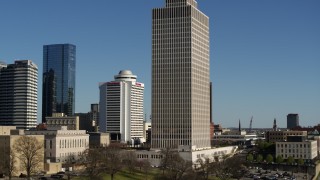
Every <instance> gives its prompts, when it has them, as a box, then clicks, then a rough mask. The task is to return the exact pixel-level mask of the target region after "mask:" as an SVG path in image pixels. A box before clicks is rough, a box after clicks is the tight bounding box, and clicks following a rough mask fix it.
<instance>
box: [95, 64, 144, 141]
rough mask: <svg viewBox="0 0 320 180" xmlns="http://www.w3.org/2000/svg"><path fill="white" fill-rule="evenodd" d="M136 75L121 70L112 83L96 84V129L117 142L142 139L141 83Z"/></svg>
mask: <svg viewBox="0 0 320 180" xmlns="http://www.w3.org/2000/svg"><path fill="white" fill-rule="evenodd" d="M136 80H137V76H135V75H133V74H132V72H131V71H129V70H122V71H120V72H119V74H118V75H115V76H114V81H111V82H105V83H101V84H100V87H99V88H100V104H99V108H100V114H99V128H100V131H101V132H108V133H110V137H111V139H112V140H120V141H121V142H128V141H130V142H131V141H132V140H133V139H140V140H141V141H144V139H143V91H144V84H143V83H139V82H137V81H136Z"/></svg>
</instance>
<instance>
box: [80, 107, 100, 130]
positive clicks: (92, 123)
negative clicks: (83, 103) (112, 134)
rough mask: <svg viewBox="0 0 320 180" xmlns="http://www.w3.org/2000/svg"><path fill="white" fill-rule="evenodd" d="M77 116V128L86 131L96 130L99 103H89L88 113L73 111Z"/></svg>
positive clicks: (97, 128)
mask: <svg viewBox="0 0 320 180" xmlns="http://www.w3.org/2000/svg"><path fill="white" fill-rule="evenodd" d="M75 115H76V116H79V129H80V130H86V131H87V132H98V131H99V126H98V124H97V122H98V121H99V104H91V110H90V112H88V113H75Z"/></svg>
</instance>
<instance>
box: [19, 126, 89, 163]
mask: <svg viewBox="0 0 320 180" xmlns="http://www.w3.org/2000/svg"><path fill="white" fill-rule="evenodd" d="M25 134H26V135H44V137H45V159H50V161H51V162H75V161H76V160H78V159H79V158H80V155H81V153H82V152H83V151H84V150H86V149H87V148H89V134H86V131H84V130H68V129H67V126H62V127H52V128H50V127H48V130H43V131H37V130H30V131H25Z"/></svg>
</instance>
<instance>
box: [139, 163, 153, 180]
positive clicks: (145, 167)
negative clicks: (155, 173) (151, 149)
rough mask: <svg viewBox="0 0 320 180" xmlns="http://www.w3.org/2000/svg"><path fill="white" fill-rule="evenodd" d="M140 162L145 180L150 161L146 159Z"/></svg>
mask: <svg viewBox="0 0 320 180" xmlns="http://www.w3.org/2000/svg"><path fill="white" fill-rule="evenodd" d="M141 164H142V170H143V173H144V175H145V179H146V180H147V179H148V174H149V170H150V168H151V165H150V162H149V161H148V160H142V161H141Z"/></svg>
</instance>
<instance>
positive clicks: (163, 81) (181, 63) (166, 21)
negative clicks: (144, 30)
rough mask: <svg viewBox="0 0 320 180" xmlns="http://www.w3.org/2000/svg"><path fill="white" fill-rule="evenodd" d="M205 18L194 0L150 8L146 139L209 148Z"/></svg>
mask: <svg viewBox="0 0 320 180" xmlns="http://www.w3.org/2000/svg"><path fill="white" fill-rule="evenodd" d="M209 61H210V60H209V18H208V17H207V16H206V15H205V14H203V13H202V12H201V11H199V10H198V8H197V2H196V1H195V0H166V6H165V7H164V8H155V9H153V11H152V143H151V147H152V148H155V149H158V148H160V149H162V148H166V147H169V148H178V147H179V146H182V145H183V146H188V147H190V148H206V147H210V121H209V120H210V69H209V67H210V65H209V64H210V62H209Z"/></svg>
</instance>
